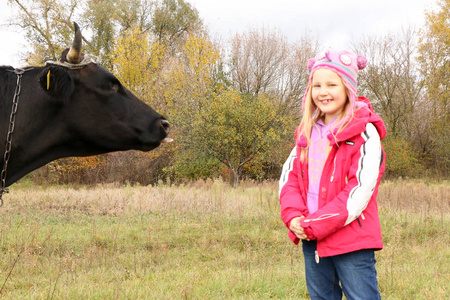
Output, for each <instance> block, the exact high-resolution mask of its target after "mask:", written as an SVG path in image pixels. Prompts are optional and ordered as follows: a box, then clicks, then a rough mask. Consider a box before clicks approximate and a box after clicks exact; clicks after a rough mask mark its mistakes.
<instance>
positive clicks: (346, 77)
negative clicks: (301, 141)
mask: <svg viewBox="0 0 450 300" xmlns="http://www.w3.org/2000/svg"><path fill="white" fill-rule="evenodd" d="M366 65H367V59H366V57H365V56H364V55H356V54H354V53H353V52H350V51H347V50H339V51H338V50H327V51H326V52H325V53H324V54H323V55H320V56H318V57H317V58H311V59H310V60H309V61H308V70H309V71H310V73H311V74H310V76H309V82H308V88H307V89H306V93H305V97H303V107H305V105H304V104H305V98H306V95H307V93H308V90H309V89H310V87H311V80H312V77H313V75H314V71H316V70H317V69H323V68H325V69H330V70H332V71H334V72H336V73H337V74H338V75H339V76H341V78H342V80H343V81H344V82H345V83H346V84H347V86H348V88H349V93H350V102H351V104H352V106H351V108H352V110H353V109H354V108H355V106H356V100H357V98H358V96H357V88H358V81H357V73H358V70H362V69H364V68H365V67H366Z"/></svg>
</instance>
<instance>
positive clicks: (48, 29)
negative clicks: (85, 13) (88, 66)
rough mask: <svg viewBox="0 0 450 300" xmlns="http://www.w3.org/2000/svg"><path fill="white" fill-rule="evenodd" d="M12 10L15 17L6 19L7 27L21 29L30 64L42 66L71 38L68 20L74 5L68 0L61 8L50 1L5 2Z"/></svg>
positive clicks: (72, 14) (24, 0)
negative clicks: (29, 46)
mask: <svg viewBox="0 0 450 300" xmlns="http://www.w3.org/2000/svg"><path fill="white" fill-rule="evenodd" d="M8 1H9V3H10V4H11V5H12V6H14V7H16V8H17V10H18V12H17V16H14V17H11V18H10V25H11V26H16V27H20V28H22V29H24V30H25V32H26V34H25V37H26V39H27V40H28V41H29V42H30V44H31V49H32V50H31V51H29V52H28V53H25V54H24V55H25V60H26V61H27V63H28V64H30V65H42V64H44V63H45V62H46V61H48V60H53V61H55V60H57V59H58V58H59V56H60V55H61V52H62V50H64V49H65V48H66V47H67V45H70V43H71V42H70V41H71V39H72V38H73V25H72V23H71V21H70V19H71V18H72V17H73V16H74V15H75V11H76V9H77V8H78V2H77V1H75V0H70V1H68V2H66V3H65V4H64V5H63V4H61V3H59V2H57V1H54V0H33V1H31V0H8Z"/></svg>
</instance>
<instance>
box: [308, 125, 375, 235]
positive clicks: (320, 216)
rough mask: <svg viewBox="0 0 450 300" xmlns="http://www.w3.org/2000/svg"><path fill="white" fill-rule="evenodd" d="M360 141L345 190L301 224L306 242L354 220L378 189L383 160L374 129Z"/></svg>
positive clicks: (365, 132)
mask: <svg viewBox="0 0 450 300" xmlns="http://www.w3.org/2000/svg"><path fill="white" fill-rule="evenodd" d="M361 137H362V138H363V139H364V142H363V144H362V145H361V147H360V149H359V152H358V153H357V154H356V155H354V157H353V160H352V162H351V166H350V170H349V172H348V175H347V176H348V182H347V184H346V186H345V188H344V189H343V190H342V191H341V192H340V193H339V194H337V196H336V197H335V198H334V199H333V200H332V201H330V202H329V203H327V204H326V205H324V206H323V207H321V208H320V209H319V210H318V211H316V212H315V213H313V214H311V215H309V216H307V217H306V218H305V219H302V220H301V224H302V227H303V228H304V230H305V233H306V235H307V236H308V238H310V239H318V240H320V239H323V238H325V237H327V236H328V235H330V234H332V233H334V232H336V231H338V230H339V229H341V228H342V227H344V226H346V225H348V224H350V223H351V222H353V221H354V220H356V219H357V218H358V217H359V216H360V215H361V213H362V212H363V211H364V209H365V208H366V207H367V205H368V204H369V201H370V199H371V198H372V194H373V192H374V190H375V189H376V187H377V186H378V185H379V182H380V179H381V174H382V172H380V168H381V165H382V162H383V159H384V152H383V150H382V147H381V142H380V136H379V135H378V132H377V130H376V128H375V126H373V124H371V123H368V124H367V126H366V130H365V131H364V132H362V133H361Z"/></svg>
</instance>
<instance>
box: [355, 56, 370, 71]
mask: <svg viewBox="0 0 450 300" xmlns="http://www.w3.org/2000/svg"><path fill="white" fill-rule="evenodd" d="M356 62H357V65H358V70H362V69H364V68H365V67H366V66H367V58H366V57H365V56H364V55H358V57H357V58H356Z"/></svg>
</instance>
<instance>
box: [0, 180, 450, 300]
mask: <svg viewBox="0 0 450 300" xmlns="http://www.w3.org/2000/svg"><path fill="white" fill-rule="evenodd" d="M449 195H450V184H449V183H448V182H444V183H434V184H427V183H424V182H421V181H401V180H400V181H391V182H387V181H386V182H383V183H382V185H381V186H380V195H379V207H380V217H381V220H382V221H381V222H382V228H383V239H384V244H385V248H384V250H382V251H379V252H377V269H378V277H379V285H380V290H381V293H382V297H383V299H450V283H449V282H450V270H449V264H450V250H449V244H450V197H449ZM4 200H5V204H4V206H3V207H2V208H0V226H1V233H0V251H1V252H0V253H1V256H0V289H1V290H0V298H1V299H269V298H270V299H308V296H307V290H306V285H305V278H304V270H303V256H302V254H301V249H300V248H299V247H297V246H295V245H294V244H293V243H291V242H290V240H289V239H288V237H287V234H286V233H287V232H286V228H285V227H284V225H283V224H282V222H281V219H280V217H279V200H278V187H277V183H276V182H273V183H262V184H250V183H244V184H243V185H242V186H241V187H240V188H237V189H232V188H231V187H229V185H227V184H225V183H223V182H222V181H207V182H196V183H192V184H189V185H184V186H176V187H175V186H170V185H169V184H160V185H158V186H154V187H152V186H146V187H143V186H134V187H131V186H122V187H119V186H114V185H109V186H106V185H103V186H97V187H79V188H71V187H61V186H52V187H41V186H36V185H33V184H29V183H27V182H22V183H19V184H16V185H15V186H13V187H12V188H11V193H10V194H7V195H5V196H4Z"/></svg>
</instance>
